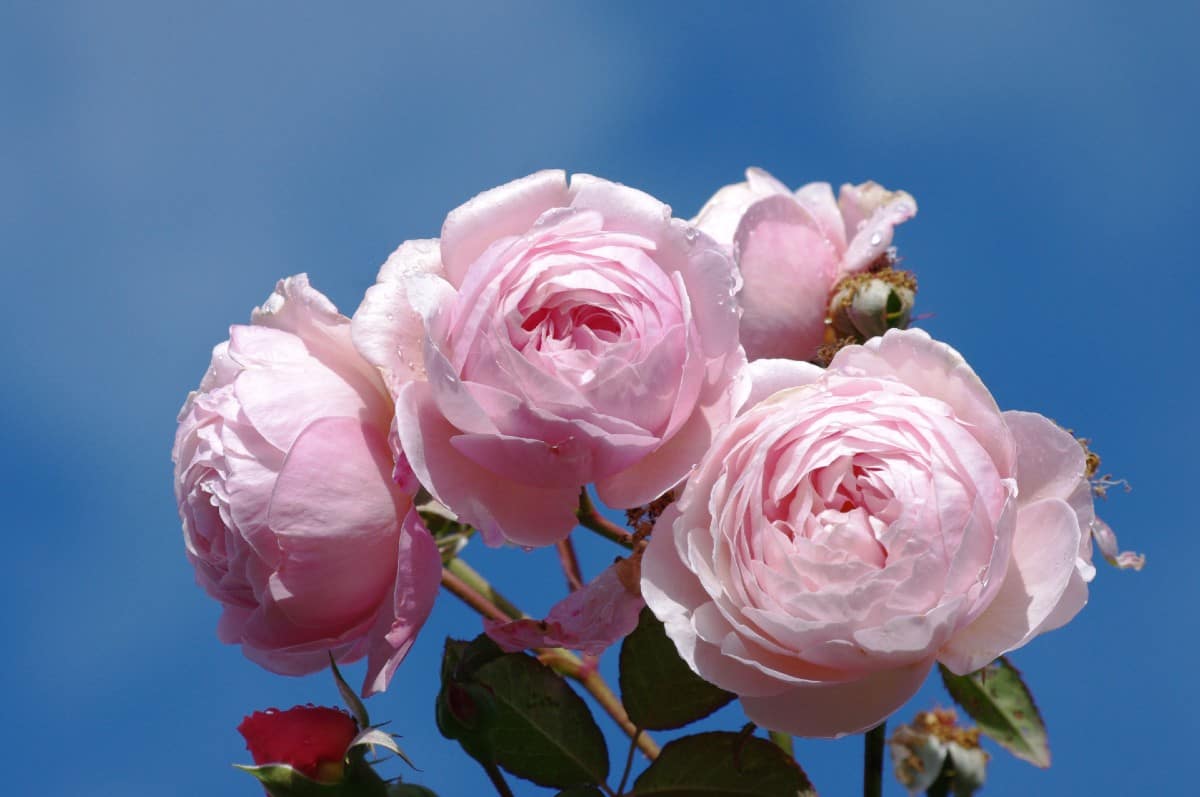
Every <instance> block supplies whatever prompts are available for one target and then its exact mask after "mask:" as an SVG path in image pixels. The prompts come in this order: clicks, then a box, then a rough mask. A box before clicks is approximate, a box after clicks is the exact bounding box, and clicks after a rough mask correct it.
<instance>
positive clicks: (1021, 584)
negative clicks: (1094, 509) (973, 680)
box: [938, 498, 1082, 675]
mask: <svg viewBox="0 0 1200 797" xmlns="http://www.w3.org/2000/svg"><path fill="white" fill-rule="evenodd" d="M1080 534H1081V531H1080V528H1079V521H1078V519H1077V518H1076V515H1075V512H1074V510H1072V509H1071V507H1070V505H1068V504H1067V503H1066V502H1065V501H1061V500H1059V499H1055V498H1050V499H1046V500H1043V501H1039V502H1037V503H1036V504H1032V505H1029V506H1025V507H1022V508H1021V510H1020V512H1019V513H1018V514H1017V528H1016V531H1015V532H1014V534H1013V544H1012V561H1011V562H1010V564H1009V566H1008V573H1007V574H1006V575H1005V577H1004V583H1003V584H1002V585H1001V586H1000V591H999V592H998V593H997V594H996V597H995V598H994V599H993V600H992V602H991V604H990V605H989V606H988V607H987V609H986V610H984V612H983V613H982V614H980V615H979V616H978V617H977V618H975V620H974V622H972V623H971V624H970V625H969V626H967V627H966V628H963V629H962V630H960V631H958V632H957V633H956V634H955V635H954V637H952V638H951V639H950V641H949V642H948V643H947V644H946V646H945V647H944V648H943V649H942V651H941V653H940V654H939V656H938V659H939V660H940V661H941V662H942V663H943V664H945V665H946V666H947V667H949V668H950V669H951V670H953V671H954V672H955V673H958V674H959V675H966V674H967V673H970V672H974V671H975V670H977V669H979V668H980V667H982V666H983V665H985V664H987V663H988V662H990V661H992V660H994V659H995V658H996V657H997V656H1000V655H1001V654H1004V653H1007V652H1009V651H1010V650H1015V649H1017V648H1019V647H1021V646H1022V645H1024V644H1025V643H1026V642H1028V641H1029V640H1030V639H1032V638H1033V637H1034V636H1036V635H1037V632H1038V628H1039V627H1040V626H1041V625H1042V624H1043V623H1044V622H1045V621H1046V620H1047V618H1049V617H1050V616H1051V614H1052V613H1054V611H1055V609H1056V608H1057V607H1058V606H1059V603H1060V601H1061V599H1062V597H1063V595H1064V593H1065V592H1066V590H1067V586H1068V585H1069V584H1070V582H1071V579H1072V576H1073V575H1074V574H1075V559H1076V556H1077V554H1078V552H1079V537H1080ZM1080 608H1082V603H1079V604H1078V605H1075V606H1074V609H1075V611H1078V610H1079V609H1080ZM1066 611H1069V607H1067V608H1065V609H1064V612H1066ZM1064 622H1065V621H1064ZM1060 624H1061V623H1060Z"/></svg>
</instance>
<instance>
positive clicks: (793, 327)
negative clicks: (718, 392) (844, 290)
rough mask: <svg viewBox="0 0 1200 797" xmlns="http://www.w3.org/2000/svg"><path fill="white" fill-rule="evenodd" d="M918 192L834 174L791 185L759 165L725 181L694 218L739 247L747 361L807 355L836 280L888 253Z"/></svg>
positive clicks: (813, 349)
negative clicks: (828, 179)
mask: <svg viewBox="0 0 1200 797" xmlns="http://www.w3.org/2000/svg"><path fill="white" fill-rule="evenodd" d="M916 212H917V203H916V201H915V200H914V199H913V198H912V197H911V196H909V195H908V194H907V193H905V192H903V191H888V190H887V189H885V188H883V187H882V186H880V185H878V184H877V183H873V182H866V183H862V184H861V185H849V184H846V185H843V186H842V188H841V191H840V192H839V195H838V198H837V200H836V201H835V200H834V197H833V190H832V188H831V187H830V185H829V183H809V184H808V185H805V186H801V187H800V188H799V189H797V190H796V191H795V192H792V191H791V190H790V189H788V187H787V186H786V185H784V184H783V183H781V182H779V181H778V180H776V179H775V178H774V177H772V176H771V175H769V174H767V173H766V172H765V171H763V170H762V169H747V170H746V181H745V182H743V183H734V184H733V185H727V186H725V187H724V188H722V189H721V190H719V191H718V192H717V193H716V194H714V195H713V197H712V199H710V200H708V202H707V203H706V204H705V205H704V207H703V208H701V210H700V214H699V215H698V216H696V218H695V220H694V223H695V224H696V226H697V227H699V228H700V229H701V230H703V231H705V232H707V233H708V234H709V235H711V236H712V237H713V238H715V239H717V241H719V242H721V243H722V244H725V245H727V246H730V247H732V248H733V251H734V252H735V253H736V257H737V261H738V268H739V269H740V270H741V274H742V280H743V286H742V291H741V293H740V294H738V301H739V302H740V303H741V305H742V307H743V310H744V312H743V314H742V324H741V326H742V345H743V346H745V347H746V355H747V356H748V357H749V358H750V359H751V360H757V359H760V358H763V357H786V358H790V359H795V360H811V359H812V358H813V357H814V356H815V355H816V353H817V348H818V347H819V346H820V345H821V343H822V342H823V340H824V334H825V316H826V314H827V311H828V307H829V298H830V292H831V291H832V290H833V287H834V285H836V284H837V282H838V280H840V279H841V278H842V277H845V276H847V275H849V274H855V273H858V272H860V271H863V270H865V269H867V268H868V267H870V266H871V265H872V264H874V263H876V262H877V261H879V259H880V257H881V256H883V255H885V253H886V252H887V249H888V247H889V246H890V245H891V243H892V231H893V228H895V227H896V225H898V224H901V223H903V222H905V221H907V220H908V219H910V218H912V217H913V216H914V215H915V214H916Z"/></svg>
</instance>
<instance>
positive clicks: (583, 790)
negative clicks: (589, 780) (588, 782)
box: [554, 786, 604, 797]
mask: <svg viewBox="0 0 1200 797" xmlns="http://www.w3.org/2000/svg"><path fill="white" fill-rule="evenodd" d="M554 797H604V792H602V791H600V789H598V788H597V787H595V786H572V787H571V788H569V789H564V790H563V791H560V792H559V793H558V794H556V795H554Z"/></svg>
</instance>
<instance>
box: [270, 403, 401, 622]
mask: <svg viewBox="0 0 1200 797" xmlns="http://www.w3.org/2000/svg"><path fill="white" fill-rule="evenodd" d="M391 468H392V462H391V453H390V451H389V450H388V445H387V438H386V435H385V434H384V433H381V432H378V431H377V430H375V429H373V428H372V427H370V426H366V425H364V424H362V423H361V422H360V421H358V420H357V419H355V418H323V419H321V420H318V421H315V422H314V423H312V424H311V425H310V426H309V427H308V428H307V429H305V430H304V432H303V433H302V434H301V435H300V436H299V437H298V438H297V440H296V443H295V445H294V446H292V450H291V451H290V452H289V453H288V457H287V459H286V460H285V461H284V465H283V471H282V472H281V473H280V474H279V480H278V481H277V482H276V484H275V492H274V494H273V495H272V497H271V509H270V513H269V515H268V521H267V522H268V523H269V525H270V526H271V528H272V530H274V531H275V533H276V535H277V537H278V541H279V546H280V548H281V549H282V552H283V555H284V562H283V564H282V565H281V566H280V567H279V569H278V571H277V572H276V573H275V574H273V575H272V576H271V580H270V585H271V594H272V597H273V598H274V600H275V603H276V604H277V605H278V606H279V608H280V609H281V610H282V611H283V612H284V614H286V615H287V616H288V617H289V618H290V619H291V620H292V621H293V622H295V623H296V624H297V625H300V626H305V627H309V628H314V629H326V628H328V629H330V631H331V632H335V633H336V631H335V630H334V629H338V628H344V627H346V625H347V624H349V623H352V622H355V621H356V620H357V618H361V617H362V616H363V615H364V614H368V613H373V611H374V610H375V608H376V607H377V606H378V605H379V600H380V597H381V596H382V595H384V594H386V593H387V590H388V588H389V585H390V584H391V582H392V578H393V561H394V557H395V554H394V551H395V546H396V534H397V531H398V528H399V524H400V519H401V518H402V517H403V513H405V512H407V511H408V506H407V505H406V504H407V501H403V500H402V498H401V496H400V495H399V494H398V491H396V490H395V487H394V485H393V484H392V483H391V479H390V475H391Z"/></svg>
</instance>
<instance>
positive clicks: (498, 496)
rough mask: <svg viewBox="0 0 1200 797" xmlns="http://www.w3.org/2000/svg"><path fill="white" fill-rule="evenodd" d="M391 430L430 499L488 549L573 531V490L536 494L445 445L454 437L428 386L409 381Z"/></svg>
mask: <svg viewBox="0 0 1200 797" xmlns="http://www.w3.org/2000/svg"><path fill="white" fill-rule="evenodd" d="M396 431H397V433H398V434H399V435H400V442H401V445H402V446H403V448H404V452H405V453H406V454H407V455H408V460H409V464H410V465H411V466H412V469H413V472H414V473H416V474H417V477H418V479H419V480H420V482H421V483H422V484H423V485H425V487H426V488H428V489H429V491H430V493H432V494H433V496H434V497H435V498H437V499H438V500H439V501H441V502H442V503H443V504H445V505H446V506H448V507H450V508H451V509H453V510H454V511H455V513H456V514H458V516H459V517H460V518H461V519H462V520H463V521H464V522H466V523H469V524H470V525H472V526H475V528H477V529H478V530H479V531H480V533H481V534H483V535H484V541H485V542H487V543H488V544H489V545H499V544H500V543H501V542H502V541H503V540H504V539H508V540H509V541H511V542H514V543H516V544H518V545H529V546H538V545H549V544H551V543H553V542H555V541H557V540H561V539H562V538H563V537H565V536H566V535H567V534H569V533H570V532H571V529H572V528H574V527H575V523H576V518H575V508H576V506H577V505H578V500H579V490H578V489H577V488H556V489H540V488H537V487H531V486H528V485H524V484H519V483H517V482H513V481H509V480H508V479H505V478H504V477H503V476H502V475H501V474H498V473H493V472H491V471H489V470H486V469H485V468H482V467H480V466H479V465H477V464H475V463H474V462H472V461H471V460H470V459H468V458H467V457H464V456H463V455H462V454H460V453H459V452H458V451H456V450H455V448H454V446H453V444H452V443H451V442H450V441H451V438H452V437H454V436H455V435H456V434H458V430H457V429H455V428H454V427H453V426H452V425H451V424H450V423H449V422H447V421H446V419H445V417H444V416H443V415H442V414H441V413H440V412H439V411H438V409H437V405H436V404H435V403H434V400H433V395H432V391H431V389H430V386H429V385H428V384H427V383H424V382H410V383H409V384H407V385H405V386H404V388H403V389H401V391H400V395H399V396H398V397H397V399H396Z"/></svg>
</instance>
